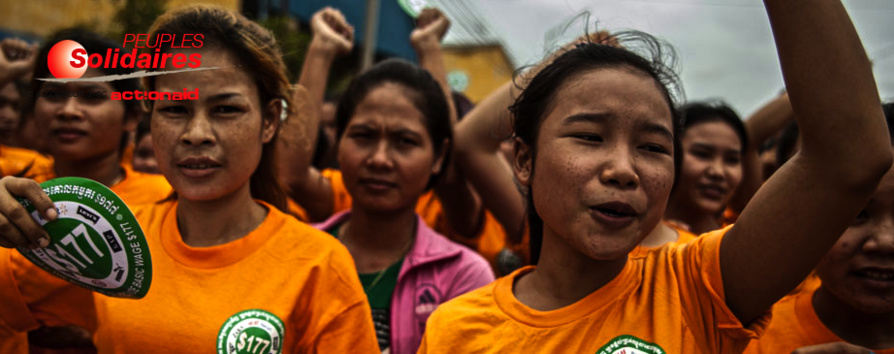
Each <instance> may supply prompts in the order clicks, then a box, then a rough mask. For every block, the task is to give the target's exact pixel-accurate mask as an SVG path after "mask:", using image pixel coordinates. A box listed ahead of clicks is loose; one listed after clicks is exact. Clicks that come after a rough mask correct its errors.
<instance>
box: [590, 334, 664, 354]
mask: <svg viewBox="0 0 894 354" xmlns="http://www.w3.org/2000/svg"><path fill="white" fill-rule="evenodd" d="M596 354H664V349H661V347H660V346H659V345H658V344H655V343H649V342H646V341H644V340H642V339H639V338H636V337H634V336H631V335H626V334H625V335H621V336H617V337H615V338H613V339H612V340H610V341H608V344H606V345H603V346H602V348H599V350H597V351H596Z"/></svg>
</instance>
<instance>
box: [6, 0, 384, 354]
mask: <svg viewBox="0 0 894 354" xmlns="http://www.w3.org/2000/svg"><path fill="white" fill-rule="evenodd" d="M151 33H152V37H155V36H158V35H159V34H172V35H174V34H176V35H178V37H179V36H181V35H183V34H186V33H203V34H204V45H203V46H202V48H201V49H199V50H195V51H189V50H186V49H165V52H173V53H199V54H201V58H202V62H201V66H202V67H203V68H218V69H215V70H203V71H193V72H185V73H177V74H167V75H161V76H157V77H150V78H149V80H147V81H146V82H145V83H146V85H145V86H146V89H147V90H154V91H161V92H179V91H182V90H183V89H184V88H197V89H198V90H199V92H200V93H201V96H200V98H199V99H198V100H187V101H173V100H171V101H154V102H150V104H151V106H152V107H151V110H152V135H153V143H154V145H155V150H156V152H157V154H156V158H157V160H158V164H159V168H160V169H161V171H162V173H163V174H164V176H165V177H166V178H167V180H168V181H170V183H171V185H172V186H173V188H174V190H175V192H176V195H175V196H173V197H172V198H169V199H167V200H165V201H164V202H162V203H158V204H153V205H146V206H145V207H142V208H135V214H136V215H137V220H138V221H139V222H140V225H141V226H142V228H143V230H144V232H145V234H146V237H147V241H148V244H149V248H150V253H151V255H152V264H153V273H154V277H153V281H152V284H151V289H150V290H149V292H148V294H147V295H146V296H145V297H144V298H142V299H140V300H129V299H119V298H111V297H106V296H101V295H94V296H93V299H92V301H91V302H89V303H81V302H76V301H71V300H67V301H66V300H62V301H54V302H50V303H47V302H37V303H29V302H28V301H27V300H29V299H28V298H27V296H23V295H25V294H21V295H20V294H18V293H17V291H16V290H15V289H27V288H28V286H30V283H31V282H33V281H39V280H40V279H32V278H29V277H25V276H23V269H24V270H26V269H27V268H28V265H29V264H28V263H27V261H24V260H23V259H22V257H14V259H13V262H12V264H11V265H10V266H9V268H5V269H3V272H2V278H0V283H2V284H3V286H2V287H0V288H2V290H0V292H2V295H0V296H2V297H3V298H5V299H12V300H15V301H10V302H5V305H4V306H5V307H4V311H3V312H2V314H0V318H2V321H0V323H4V324H7V325H11V324H18V325H19V327H17V328H14V329H15V330H28V329H31V328H33V327H34V326H36V325H38V324H40V323H41V322H42V321H43V320H44V319H46V318H54V319H56V320H57V321H61V322H69V321H71V322H82V323H89V324H92V325H93V327H94V328H95V335H94V337H93V339H94V342H95V343H96V346H97V348H98V350H99V352H101V353H108V352H128V353H130V352H140V351H146V352H180V351H186V350H188V351H204V352H210V351H215V350H217V351H229V350H230V349H231V348H229V347H228V346H229V344H227V343H232V341H234V340H235V339H234V338H231V337H228V334H227V333H224V332H222V330H223V329H224V328H226V326H225V324H227V323H228V322H229V321H235V320H236V319H239V318H244V316H246V315H250V314H252V313H266V314H267V316H266V317H265V318H264V319H261V320H258V321H255V322H249V323H247V325H248V326H249V327H248V328H246V329H245V330H244V331H242V332H241V333H242V334H248V335H249V336H250V337H252V336H256V335H261V334H260V333H263V335H261V336H262V337H267V338H266V340H269V342H268V343H269V345H270V346H271V347H270V349H271V350H273V351H283V352H349V351H359V352H371V351H374V350H375V346H376V344H375V337H374V332H373V326H372V320H371V318H370V315H369V312H370V310H369V306H368V304H367V302H366V299H365V297H364V296H363V293H362V292H361V291H362V289H361V287H360V283H359V281H358V279H357V276H356V273H355V271H354V267H353V263H352V261H351V258H350V254H348V253H347V251H346V250H345V249H344V247H343V246H341V245H340V244H339V243H338V242H337V241H336V240H334V239H333V238H332V237H331V236H328V235H326V234H324V233H321V232H319V231H317V230H315V229H313V228H311V227H310V226H307V225H305V224H302V223H300V222H298V221H297V220H295V219H294V218H292V217H290V216H287V215H286V214H284V213H283V212H281V211H280V210H283V209H284V208H285V201H286V197H285V195H284V194H283V193H282V191H281V189H280V188H278V182H277V180H276V179H275V176H276V174H275V169H274V168H273V167H274V166H273V161H274V156H272V151H273V149H274V146H275V142H276V133H277V128H278V126H279V121H280V116H281V113H282V109H283V107H284V105H283V101H285V102H288V101H290V100H291V96H290V90H289V84H288V81H287V79H286V76H285V74H284V72H283V70H284V66H283V63H282V61H281V56H280V53H279V50H278V47H277V46H276V44H275V40H274V39H273V37H272V35H271V34H270V33H269V32H268V31H266V30H264V29H262V28H261V27H260V26H259V25H257V24H255V23H253V22H251V21H249V20H247V19H245V18H244V17H243V16H241V15H239V14H236V13H232V12H229V11H227V10H223V9H218V8H213V7H204V6H195V7H189V8H185V9H182V10H178V11H173V12H170V13H168V14H165V15H163V16H162V17H160V18H159V19H158V20H157V21H156V23H155V24H154V25H153V27H152V29H151ZM11 196H21V197H25V198H28V199H29V200H31V201H32V203H34V204H35V205H36V206H37V209H38V210H41V211H45V212H43V213H42V214H43V216H44V217H45V218H48V219H50V220H52V219H55V218H56V212H55V209H54V208H53V206H52V203H51V201H50V200H49V198H48V197H47V196H46V195H45V194H44V193H43V192H42V191H41V190H40V189H39V188H38V185H37V184H36V183H35V182H34V181H31V180H25V179H16V178H5V179H3V180H0V210H2V213H3V215H4V217H5V219H4V222H3V225H2V230H4V232H3V233H2V237H3V239H4V241H3V242H4V245H6V246H8V245H10V244H15V245H17V246H26V245H28V244H32V243H37V242H38V240H39V239H40V237H41V234H42V233H43V231H42V229H40V228H39V227H37V225H36V224H35V223H34V221H33V220H32V219H31V218H30V216H28V215H27V214H24V213H22V212H21V210H19V209H21V207H20V206H19V205H18V202H17V201H16V200H15V199H14V198H12V197H11ZM7 220H8V221H7ZM9 230H17V231H15V232H16V233H22V234H24V235H25V236H26V237H27V241H25V240H23V239H22V238H17V237H14V235H13V234H12V233H11V232H10V231H9ZM24 275H28V274H24ZM77 290H81V291H86V290H83V289H77ZM39 300H40V299H39ZM35 305H40V306H35ZM88 305H89V306H88ZM78 306H80V307H94V308H95V309H94V310H93V311H92V313H90V316H89V318H86V319H77V318H67V317H65V315H66V314H68V313H69V312H70V308H71V307H78ZM240 316H242V317H240ZM23 327H24V328H23ZM234 333H235V332H234ZM230 335H232V333H230ZM236 335H237V336H238V335H239V333H236ZM243 337H244V336H243ZM252 338H254V337H252ZM243 339H245V338H243ZM256 349H257V348H256Z"/></svg>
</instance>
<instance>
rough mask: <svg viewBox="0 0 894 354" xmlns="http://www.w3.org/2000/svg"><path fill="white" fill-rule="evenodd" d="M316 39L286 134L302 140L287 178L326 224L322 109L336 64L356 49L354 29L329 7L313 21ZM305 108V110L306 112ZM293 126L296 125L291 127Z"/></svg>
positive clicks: (328, 199)
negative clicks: (318, 156)
mask: <svg viewBox="0 0 894 354" xmlns="http://www.w3.org/2000/svg"><path fill="white" fill-rule="evenodd" d="M311 29H312V30H313V39H311V42H310V46H309V47H308V49H307V54H306V56H305V58H304V66H303V67H302V68H301V78H300V79H299V81H298V83H299V86H300V87H303V88H305V89H306V90H302V89H300V88H299V89H298V90H296V93H295V96H294V97H295V101H296V104H297V105H298V107H297V108H298V109H296V110H294V111H296V112H297V114H296V115H295V117H293V118H295V119H289V120H288V121H287V122H286V127H284V128H283V132H289V131H291V132H293V136H300V137H301V141H296V139H292V140H293V142H292V145H293V146H292V147H291V148H290V149H289V151H291V152H292V153H290V154H292V155H300V156H295V157H294V158H291V159H289V160H290V161H289V162H288V164H287V165H286V166H285V168H284V170H285V171H284V172H283V179H284V180H285V181H286V185H287V186H288V187H289V196H290V197H292V199H293V200H295V202H297V203H298V204H299V205H301V207H303V208H304V209H305V211H307V214H308V217H309V218H310V221H322V220H325V219H326V218H327V217H329V216H330V215H331V214H332V209H333V200H332V192H331V187H330V185H329V181H328V180H327V179H326V178H323V176H321V175H320V171H318V170H317V169H316V168H314V167H313V166H312V165H311V157H312V156H313V152H314V148H315V146H316V139H317V130H318V129H319V124H320V107H322V103H323V95H324V94H325V92H326V83H327V81H328V80H329V70H330V68H331V67H332V62H333V61H334V60H335V58H336V57H337V56H339V55H343V54H347V53H349V52H350V51H351V49H352V48H353V47H354V43H353V39H354V28H353V27H351V25H350V24H348V22H347V21H346V20H345V17H344V15H342V14H341V12H339V11H338V10H336V9H333V8H330V7H327V8H324V9H322V10H320V11H317V13H315V14H314V15H313V17H312V18H311ZM302 108H303V109H302ZM290 124H295V126H292V127H289V125H290Z"/></svg>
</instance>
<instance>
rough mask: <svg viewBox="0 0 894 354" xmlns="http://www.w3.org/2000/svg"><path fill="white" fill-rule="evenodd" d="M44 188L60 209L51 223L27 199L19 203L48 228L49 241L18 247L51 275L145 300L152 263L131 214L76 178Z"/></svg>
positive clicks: (118, 201) (97, 188) (102, 190)
mask: <svg viewBox="0 0 894 354" xmlns="http://www.w3.org/2000/svg"><path fill="white" fill-rule="evenodd" d="M40 186H41V188H43V191H44V192H45V193H46V194H47V195H48V196H49V197H50V199H51V200H52V201H53V203H54V204H55V205H56V209H57V210H58V211H59V217H58V218H57V219H56V220H54V221H47V220H46V219H44V218H43V217H41V216H40V214H39V213H38V212H37V211H36V210H35V208H34V205H33V204H32V203H31V202H30V201H28V200H25V199H21V198H20V199H19V202H20V203H22V205H24V206H25V209H26V210H27V211H28V213H29V214H31V216H32V217H33V218H34V219H35V220H36V221H37V222H38V223H39V224H40V225H41V226H43V227H44V229H46V230H47V233H49V235H50V243H49V245H48V246H47V247H44V248H37V249H33V250H32V249H27V248H18V250H19V252H21V253H22V255H24V256H25V257H26V258H28V260H30V261H31V262H32V263H34V264H35V265H37V266H39V267H40V268H43V269H44V270H46V271H47V272H50V273H51V274H53V275H55V276H57V277H59V278H62V279H65V280H66V281H68V282H71V283H74V284H77V285H80V286H82V287H85V288H87V289H90V290H92V291H96V292H98V293H101V294H105V295H108V296H114V297H125V298H136V299H139V298H142V297H144V296H146V293H147V292H148V291H149V286H150V283H151V282H152V260H151V257H150V255H149V246H148V244H147V243H146V237H145V236H144V235H143V230H142V229H141V228H140V225H139V224H137V221H136V219H135V218H134V215H133V213H131V211H130V209H128V208H127V205H125V204H124V202H122V201H121V199H120V198H118V196H117V195H115V193H114V192H112V191H111V190H109V189H108V188H106V187H105V186H103V185H102V184H100V183H98V182H95V181H93V180H89V179H86V178H78V177H63V178H56V179H53V180H50V181H47V182H44V183H42V184H41V185H40Z"/></svg>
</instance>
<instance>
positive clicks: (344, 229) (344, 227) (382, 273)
mask: <svg viewBox="0 0 894 354" xmlns="http://www.w3.org/2000/svg"><path fill="white" fill-rule="evenodd" d="M348 226H349V223H347V222H345V223H344V224H342V226H341V227H340V228H339V230H338V240H339V241H341V243H342V244H343V245H344V244H345V241H346V240H347V237H346V236H347V234H348V231H347V229H348ZM413 234H414V235H415V234H416V226H415V225H414V226H413ZM413 239H414V237H411V238H410V239H409V241H407V244H406V245H404V246H403V248H402V249H401V251H400V258H399V259H398V261H399V260H401V259H403V257H404V255H406V254H407V251H409V250H410V246H412V245H413ZM396 263H397V262H394V263H391V264H390V265H388V266H387V267H385V268H384V269H382V270H380V271H378V273H377V274H376V278H375V279H373V281H372V283H370V284H369V286H364V287H363V292H364V293H369V292H370V291H371V290H373V289H375V288H376V285H379V282H380V281H381V280H382V278H383V277H384V276H385V273H386V272H387V271H388V269H391V267H392V266H394V264H396Z"/></svg>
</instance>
